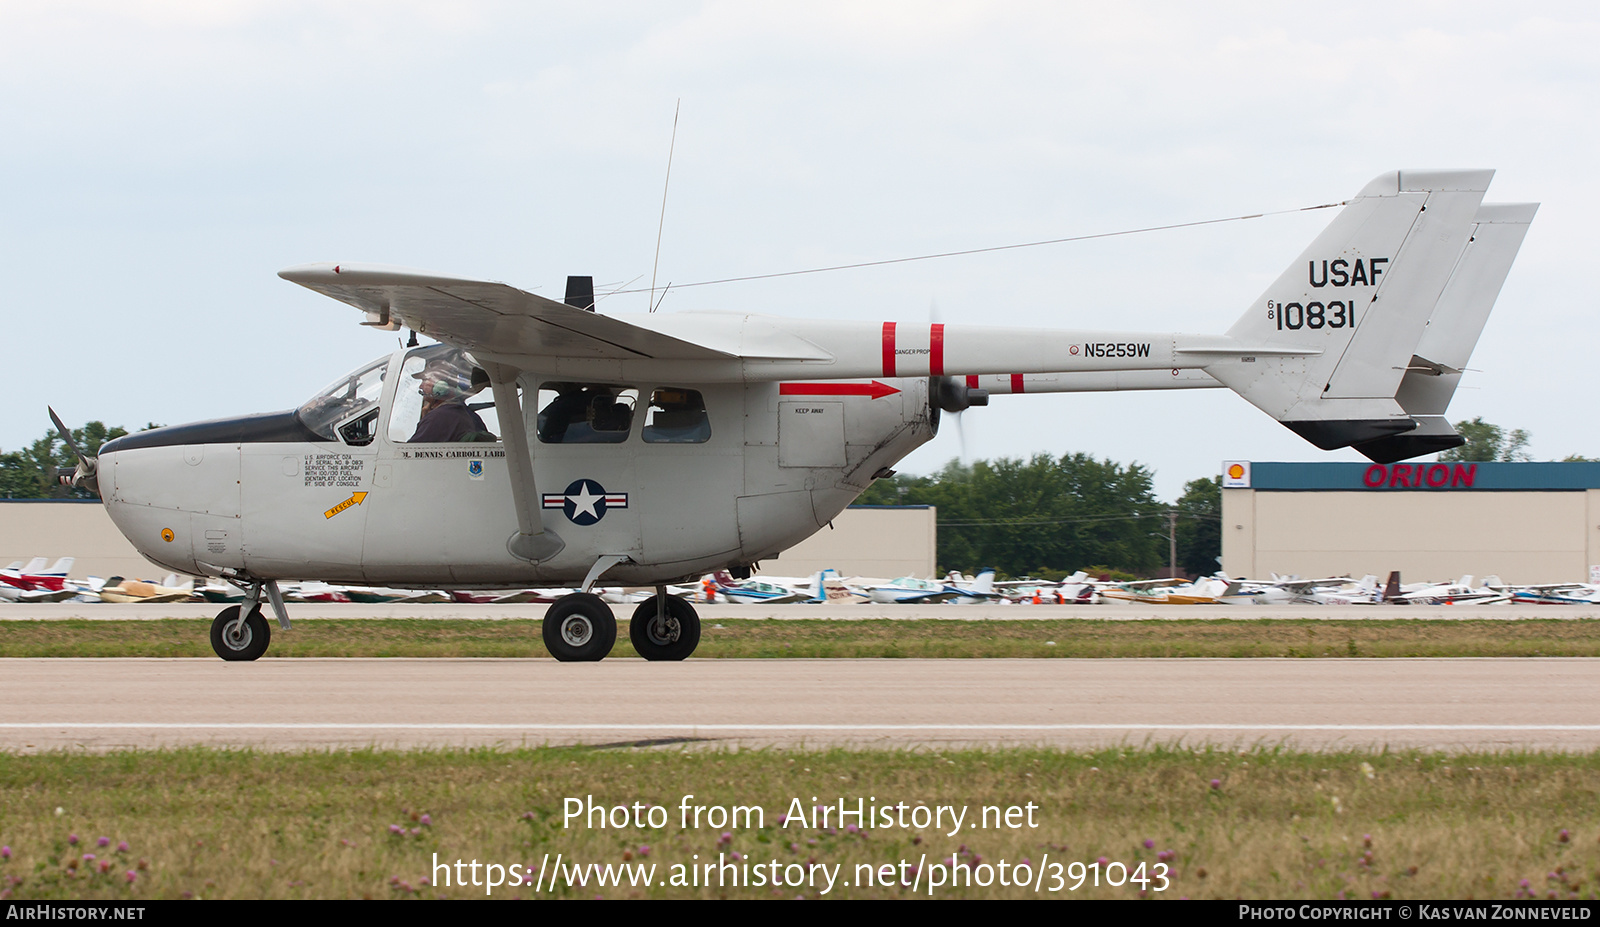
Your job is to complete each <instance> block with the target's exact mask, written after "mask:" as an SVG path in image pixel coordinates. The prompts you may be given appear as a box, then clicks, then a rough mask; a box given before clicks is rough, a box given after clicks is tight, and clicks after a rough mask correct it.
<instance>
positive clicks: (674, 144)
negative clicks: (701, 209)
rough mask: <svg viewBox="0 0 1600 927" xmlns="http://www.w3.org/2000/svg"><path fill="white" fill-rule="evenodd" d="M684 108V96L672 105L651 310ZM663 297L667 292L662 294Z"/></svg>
mask: <svg viewBox="0 0 1600 927" xmlns="http://www.w3.org/2000/svg"><path fill="white" fill-rule="evenodd" d="M682 108H683V97H679V98H678V102H677V103H676V104H674V105H673V107H672V141H671V143H669V144H668V145H667V180H666V182H665V183H663V184H662V185H661V219H660V221H659V222H657V223H656V259H655V260H654V261H652V262H651V264H650V311H651V312H655V311H656V307H657V306H658V305H659V303H657V302H656V268H658V267H660V266H661V230H662V229H664V228H666V226H667V190H668V189H669V188H671V186H672V154H673V152H674V151H676V150H677V147H678V110H680V109H682ZM661 298H662V299H666V298H667V294H665V293H662V294H661Z"/></svg>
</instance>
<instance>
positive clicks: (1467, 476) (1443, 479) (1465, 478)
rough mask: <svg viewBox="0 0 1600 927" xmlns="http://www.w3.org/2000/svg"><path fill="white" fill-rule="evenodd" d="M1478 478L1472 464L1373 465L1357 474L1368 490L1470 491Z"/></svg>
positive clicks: (1476, 467)
mask: <svg viewBox="0 0 1600 927" xmlns="http://www.w3.org/2000/svg"><path fill="white" fill-rule="evenodd" d="M1477 478H1478V465H1477V464H1475V463H1473V464H1453V465H1452V464H1442V463H1436V464H1392V465H1388V466H1385V465H1384V464H1373V465H1372V466H1370V467H1368V468H1367V469H1366V471H1365V472H1363V473H1362V474H1361V482H1362V484H1363V485H1365V486H1366V487H1367V488H1368V489H1383V488H1385V487H1387V488H1389V489H1421V488H1423V487H1424V486H1426V487H1427V488H1429V489H1444V488H1445V486H1446V484H1449V488H1451V489H1455V488H1456V487H1458V486H1459V487H1460V488H1462V489H1471V488H1472V484H1473V483H1474V482H1475V481H1476V480H1477Z"/></svg>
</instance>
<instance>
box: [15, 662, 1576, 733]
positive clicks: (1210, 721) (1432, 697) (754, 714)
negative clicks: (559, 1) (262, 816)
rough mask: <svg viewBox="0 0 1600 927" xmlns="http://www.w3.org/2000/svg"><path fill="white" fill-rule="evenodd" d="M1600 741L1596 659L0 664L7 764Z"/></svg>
mask: <svg viewBox="0 0 1600 927" xmlns="http://www.w3.org/2000/svg"><path fill="white" fill-rule="evenodd" d="M573 743H582V744H591V745H613V746H635V745H637V746H659V745H675V744H681V743H704V744H709V745H732V744H738V745H742V746H774V745H776V746H786V747H797V746H801V747H824V746H834V745H845V746H854V747H886V748H917V747H927V746H947V745H948V746H954V745H1050V746H1056V747H1076V748H1084V747H1093V746H1104V745H1114V744H1129V745H1135V746H1137V745H1143V744H1186V745H1198V744H1202V743H1204V744H1215V745H1222V746H1228V747H1248V746H1253V745H1263V744H1265V745H1274V744H1284V745H1289V746H1293V747H1300V748H1307V749H1341V748H1354V747H1361V748H1367V747H1381V746H1388V747H1391V748H1406V747H1418V748H1425V749H1438V750H1449V751H1459V750H1467V749H1478V750H1484V749H1486V750H1509V749H1545V748H1550V749H1560V750H1582V751H1589V750H1594V749H1597V748H1600V659H1586V658H1584V659H1579V658H1566V659H1527V658H1525V659H1452V660H1414V659H1389V660H1338V659H1318V660H1275V659H1248V660H1204V659H1183V660H1063V659H1051V660H689V661H686V662H684V663H657V664H651V663H645V662H644V661H641V660H636V659H633V660H624V659H616V660H606V661H604V662H601V663H593V664H560V663H556V662H554V661H552V660H481V659H480V660H457V659H448V660H446V659H422V660H414V659H294V660H274V659H263V660H260V661H258V662H255V663H224V662H222V661H220V660H191V659H183V660H177V659H11V660H0V750H8V751H19V752H34V751H39V750H50V749H63V748H65V749H86V750H91V751H102V750H112V749H123V748H147V747H161V746H174V745H182V744H209V745H216V746H251V747H260V748H266V749H306V748H319V749H320V748H328V747H361V746H378V747H436V746H460V745H498V746H521V745H540V744H573Z"/></svg>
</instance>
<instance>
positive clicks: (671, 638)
mask: <svg viewBox="0 0 1600 927" xmlns="http://www.w3.org/2000/svg"><path fill="white" fill-rule="evenodd" d="M682 634H683V628H682V627H681V626H680V625H679V624H678V619H676V618H666V619H661V618H657V619H656V620H655V621H652V622H650V640H651V642H652V643H656V644H661V645H663V646H665V645H667V644H671V643H675V642H677V640H678V637H679V636H680V635H682Z"/></svg>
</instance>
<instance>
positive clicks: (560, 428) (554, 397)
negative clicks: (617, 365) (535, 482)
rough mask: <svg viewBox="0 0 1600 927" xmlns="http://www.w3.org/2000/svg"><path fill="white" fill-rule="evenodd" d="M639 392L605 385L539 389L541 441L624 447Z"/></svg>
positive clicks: (557, 385)
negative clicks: (619, 445) (622, 445)
mask: <svg viewBox="0 0 1600 927" xmlns="http://www.w3.org/2000/svg"><path fill="white" fill-rule="evenodd" d="M638 404H639V391H638V390H636V389H630V388H627V387H622V386H608V385H606V384H604V383H544V384H541V385H540V386H539V441H540V442H541V443H543V444H621V443H622V442H623V441H626V440H628V430H629V429H630V428H632V427H633V410H634V407H635V406H637V405H638Z"/></svg>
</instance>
